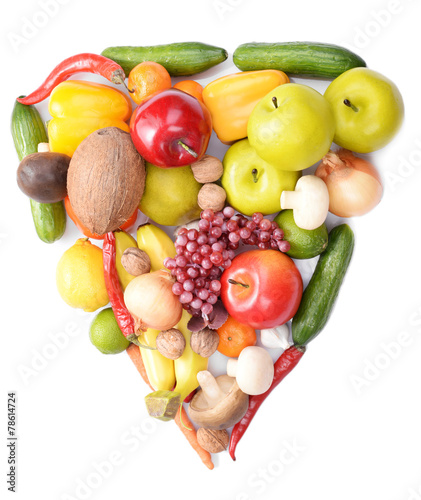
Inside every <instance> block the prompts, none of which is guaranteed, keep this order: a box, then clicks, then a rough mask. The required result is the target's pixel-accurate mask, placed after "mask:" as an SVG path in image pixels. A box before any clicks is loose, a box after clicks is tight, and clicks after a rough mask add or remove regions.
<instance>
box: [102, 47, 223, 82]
mask: <svg viewBox="0 0 421 500" xmlns="http://www.w3.org/2000/svg"><path fill="white" fill-rule="evenodd" d="M101 54H102V55H103V56H105V57H108V58H109V59H112V60H113V61H115V62H116V63H118V64H119V65H120V66H121V67H122V68H123V69H124V71H125V73H126V75H127V76H128V75H129V73H130V71H131V70H132V69H133V68H134V67H135V66H137V65H138V64H140V63H141V62H143V61H154V62H157V63H159V64H162V66H164V67H165V68H166V70H167V71H168V73H169V74H170V75H171V76H190V75H194V74H196V73H200V72H202V71H206V70H207V69H210V68H212V67H213V66H215V65H217V64H219V63H221V62H223V61H225V60H226V59H227V57H228V53H227V51H226V50H225V49H222V48H220V47H215V46H213V45H207V44H205V43H200V42H181V43H169V44H167V45H151V46H148V47H146V46H145V47H133V46H121V47H108V48H107V49H105V50H103V51H102V53H101Z"/></svg>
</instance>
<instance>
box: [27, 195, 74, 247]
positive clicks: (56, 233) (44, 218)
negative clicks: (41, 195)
mask: <svg viewBox="0 0 421 500" xmlns="http://www.w3.org/2000/svg"><path fill="white" fill-rule="evenodd" d="M30 202H31V212H32V218H33V219H34V224H35V230H36V232H37V235H38V236H39V238H40V240H42V241H44V242H45V243H54V241H56V240H59V239H60V238H61V237H62V236H63V234H64V231H65V229H66V210H65V208H64V204H63V202H62V201H58V202H57V203H38V201H35V200H30Z"/></svg>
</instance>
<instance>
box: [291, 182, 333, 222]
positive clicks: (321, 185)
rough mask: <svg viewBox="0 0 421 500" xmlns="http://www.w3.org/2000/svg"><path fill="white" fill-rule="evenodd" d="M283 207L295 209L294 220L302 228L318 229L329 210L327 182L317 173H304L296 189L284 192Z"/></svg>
mask: <svg viewBox="0 0 421 500" xmlns="http://www.w3.org/2000/svg"><path fill="white" fill-rule="evenodd" d="M320 181H321V182H320ZM281 208H282V209H287V208H292V209H293V211H294V221H295V223H296V224H297V226H298V227H300V228H301V229H307V230H313V229H317V228H318V227H320V226H321V225H322V224H323V222H324V221H325V220H326V217H327V213H328V211H329V191H328V189H327V186H326V184H325V182H324V181H323V180H322V179H320V178H319V177H316V176H315V175H303V177H301V178H300V179H298V181H297V184H296V186H295V191H283V192H282V194H281Z"/></svg>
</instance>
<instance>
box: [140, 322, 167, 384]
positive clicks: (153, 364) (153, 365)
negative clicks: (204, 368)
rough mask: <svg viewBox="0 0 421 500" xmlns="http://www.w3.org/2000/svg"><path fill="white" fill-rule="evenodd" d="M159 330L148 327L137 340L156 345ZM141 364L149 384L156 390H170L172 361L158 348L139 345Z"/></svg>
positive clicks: (152, 345)
mask: <svg viewBox="0 0 421 500" xmlns="http://www.w3.org/2000/svg"><path fill="white" fill-rule="evenodd" d="M158 334H159V330H153V329H152V328H148V329H147V330H146V332H143V333H142V335H141V337H140V338H139V340H140V341H141V342H142V343H144V344H146V345H148V346H150V347H156V337H157V336H158ZM139 349H140V353H141V355H142V360H143V364H144V365H145V370H146V373H147V375H148V379H149V382H150V384H151V386H152V387H153V388H154V389H155V390H156V391H159V390H166V391H171V389H172V388H173V387H174V385H175V372H174V361H173V360H172V359H168V358H166V357H165V356H163V355H162V354H161V353H160V352H159V351H158V350H151V349H145V348H142V347H139Z"/></svg>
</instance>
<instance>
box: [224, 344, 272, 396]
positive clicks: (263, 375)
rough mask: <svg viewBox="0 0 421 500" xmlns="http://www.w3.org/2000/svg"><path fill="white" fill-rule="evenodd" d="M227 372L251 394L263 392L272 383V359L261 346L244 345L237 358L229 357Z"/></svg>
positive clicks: (239, 385)
mask: <svg viewBox="0 0 421 500" xmlns="http://www.w3.org/2000/svg"><path fill="white" fill-rule="evenodd" d="M227 373H228V375H230V376H231V377H235V378H236V380H237V384H238V387H239V388H240V389H241V390H242V391H243V392H245V393H246V394H250V395H251V396H256V395H258V394H263V393H264V392H266V391H267V390H268V389H269V387H270V386H271V384H272V381H273V376H274V367H273V361H272V358H271V356H270V354H269V353H268V352H267V350H266V349H264V348H263V347H258V346H249V347H245V348H244V349H243V350H242V351H241V353H240V356H239V357H238V359H233V358H231V359H229V360H228V364H227Z"/></svg>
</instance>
